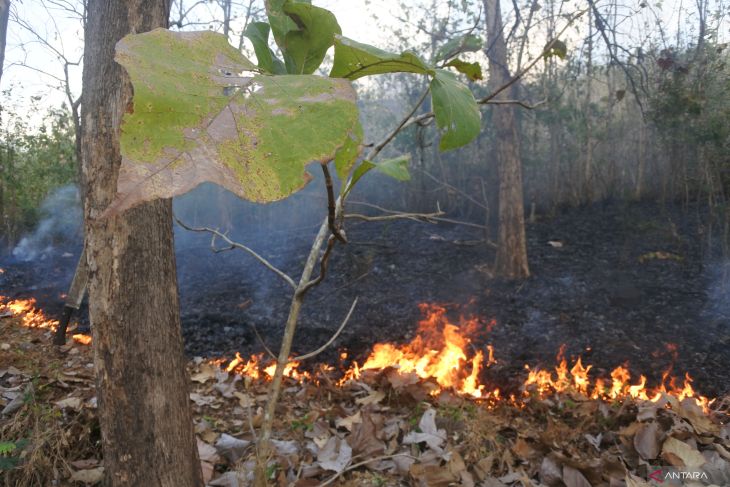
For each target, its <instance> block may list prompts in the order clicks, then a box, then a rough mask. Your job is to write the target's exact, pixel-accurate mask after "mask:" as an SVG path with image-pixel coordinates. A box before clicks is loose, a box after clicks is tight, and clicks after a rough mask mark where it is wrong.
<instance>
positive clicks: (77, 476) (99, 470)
mask: <svg viewBox="0 0 730 487" xmlns="http://www.w3.org/2000/svg"><path fill="white" fill-rule="evenodd" d="M103 479H104V467H96V468H90V469H87V470H78V471H76V472H73V473H72V474H71V478H70V479H69V480H71V481H72V482H83V483H85V484H89V485H93V484H98V483H99V482H101V481H102V480H103Z"/></svg>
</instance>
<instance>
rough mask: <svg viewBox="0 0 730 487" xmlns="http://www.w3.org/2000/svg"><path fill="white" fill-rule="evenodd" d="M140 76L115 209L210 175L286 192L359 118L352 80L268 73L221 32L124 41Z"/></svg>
mask: <svg viewBox="0 0 730 487" xmlns="http://www.w3.org/2000/svg"><path fill="white" fill-rule="evenodd" d="M116 60H117V62H119V63H120V64H121V65H123V66H124V67H125V69H126V70H127V72H128V73H129V76H130V78H131V80H132V83H133V85H134V106H133V110H132V112H131V113H127V114H126V115H125V117H124V120H123V123H122V134H121V151H122V166H121V168H120V173H119V180H118V186H117V190H118V194H117V198H116V200H115V201H114V202H113V204H112V206H111V207H110V208H109V212H110V213H114V212H118V211H121V210H124V209H126V208H130V207H132V206H134V205H136V204H138V203H140V202H142V201H147V200H151V199H155V198H169V197H172V196H175V195H179V194H183V193H185V192H187V191H189V190H191V189H193V188H194V187H195V186H197V185H198V184H200V183H202V182H205V181H209V182H213V183H215V184H218V185H220V186H222V187H224V188H226V189H228V190H229V191H232V192H233V193H235V194H236V195H238V196H240V197H242V198H245V199H248V200H251V201H258V202H267V201H274V200H278V199H281V198H284V197H286V196H288V195H290V194H291V193H293V192H295V191H297V190H298V189H300V188H301V187H302V186H303V185H304V184H306V183H307V182H308V181H309V180H310V179H311V176H309V174H307V173H306V171H305V166H306V165H307V164H309V163H310V162H313V161H319V162H322V163H325V162H328V161H331V160H332V159H334V157H335V154H336V152H337V151H338V150H339V149H340V148H341V147H342V146H343V145H344V144H345V142H346V141H347V140H349V139H350V138H351V136H352V134H353V133H354V131H356V130H357V129H358V127H359V119H358V110H357V106H356V96H355V92H354V90H353V88H352V86H351V85H350V83H349V82H347V81H345V80H335V79H329V78H323V77H320V76H311V75H306V76H264V75H260V74H258V73H257V72H256V67H255V66H254V65H253V64H252V63H251V62H250V61H249V60H248V59H246V58H245V57H244V56H243V55H242V54H241V53H240V52H239V51H237V50H236V49H234V48H233V47H232V46H230V45H229V44H228V41H227V39H226V38H225V37H224V36H223V35H221V34H216V33H212V32H207V31H206V32H170V31H167V30H165V29H156V30H153V31H151V32H147V33H144V34H137V35H129V36H127V37H125V38H124V39H122V40H121V41H120V42H119V43H118V44H117V56H116Z"/></svg>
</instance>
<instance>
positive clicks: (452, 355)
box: [0, 296, 712, 412]
mask: <svg viewBox="0 0 730 487" xmlns="http://www.w3.org/2000/svg"><path fill="white" fill-rule="evenodd" d="M419 307H420V309H421V311H422V313H423V314H424V316H425V317H424V319H423V320H421V321H420V322H419V325H418V332H417V335H416V338H414V339H413V340H411V342H410V343H407V344H405V345H402V346H398V345H394V344H391V343H378V344H376V345H375V346H374V347H373V351H372V353H371V354H370V355H369V356H368V358H367V359H366V360H365V362H364V363H363V364H362V365H360V364H358V363H357V362H355V361H353V362H352V365H351V367H350V368H349V369H348V370H347V371H346V372H345V374H344V375H343V378H342V380H341V381H340V382H339V384H344V383H346V382H348V381H350V380H357V379H359V378H360V377H361V375H362V374H363V371H367V370H374V371H377V370H384V369H387V368H393V369H396V370H398V371H399V372H401V373H403V374H416V375H417V376H418V377H420V378H422V379H426V380H432V381H434V382H436V383H437V384H438V385H439V386H440V388H439V389H437V390H435V391H434V392H432V394H433V395H438V394H440V393H441V392H442V391H445V390H453V391H455V392H457V393H459V394H462V395H465V396H469V397H472V398H477V399H480V400H484V399H487V400H489V404H494V403H496V402H497V401H499V400H501V399H507V400H509V401H510V402H511V403H512V404H515V405H517V406H520V404H523V403H520V400H519V398H516V397H515V396H513V395H512V396H509V398H503V396H502V395H501V393H500V390H499V389H496V388H491V389H490V388H487V387H486V386H485V385H484V384H482V383H481V382H480V375H481V372H482V370H483V369H484V368H485V367H489V366H491V365H493V364H495V363H497V361H496V359H495V352H494V347H493V346H492V345H487V347H486V349H485V350H479V349H476V348H475V347H474V345H473V344H472V338H470V337H474V336H478V334H480V333H483V332H489V331H491V329H492V328H493V327H494V326H495V323H496V322H495V321H494V320H492V321H490V322H489V323H487V324H486V325H485V324H483V323H482V321H480V320H479V319H477V318H468V319H465V318H461V320H460V323H459V325H455V324H453V323H451V322H450V321H449V318H448V317H447V316H446V308H445V307H443V306H439V305H432V304H421V305H419ZM0 312H9V313H10V314H11V315H12V316H16V317H19V318H20V319H21V323H22V325H23V326H27V327H31V328H41V329H50V330H55V329H56V327H57V326H58V321H56V320H52V319H49V318H47V317H46V316H45V315H44V314H43V312H42V311H40V310H39V309H37V308H36V301H35V299H33V298H30V299H16V300H9V299H8V298H6V297H4V296H0ZM73 339H74V341H76V342H78V343H81V344H84V345H89V344H90V343H91V336H89V335H84V334H76V335H73ZM665 348H666V352H667V353H669V354H671V356H672V357H673V358H676V356H677V353H678V352H677V350H678V347H677V345H676V344H672V343H670V344H666V345H665ZM485 351H486V354H485ZM485 355H486V358H485ZM263 357H264V356H263V354H257V355H253V356H252V357H250V358H248V359H244V358H243V357H241V355H240V354H239V353H236V356H235V358H234V359H233V360H231V361H227V360H225V359H218V360H213V361H211V363H213V364H216V365H218V366H221V367H223V368H225V370H226V371H228V372H233V373H236V374H239V375H242V376H245V377H250V378H251V379H264V380H270V379H271V378H272V377H273V376H274V371H275V369H276V362H275V361H269V362H267V363H264V360H263ZM347 358H348V354H347V353H346V352H342V353H341V354H340V359H341V360H346V359H347ZM556 361H557V365H556V366H555V367H554V368H553V370H546V369H540V368H537V367H536V368H531V367H530V366H529V365H525V370H526V373H527V378H526V379H525V381H524V383H523V388H522V389H523V398H528V397H530V396H533V395H537V397H541V398H542V397H548V396H550V395H553V394H556V393H565V394H575V395H579V396H583V397H585V398H590V399H595V400H604V401H622V400H624V399H628V398H632V399H634V400H638V401H650V402H654V403H658V402H659V401H661V400H662V399H663V398H665V397H666V396H672V397H674V398H676V399H677V400H678V401H680V402H681V401H685V400H690V401H693V402H694V403H695V404H697V405H698V406H700V407H701V408H702V409H703V410H704V411H706V412H707V411H709V406H710V404H711V403H712V401H711V400H710V399H708V398H707V397H705V396H702V395H700V394H698V393H697V392H696V391H695V390H694V388H693V387H692V382H693V379H692V377H691V376H690V375H689V373H686V374H685V375H684V380H683V381H682V384H681V385H679V384H678V380H677V378H676V377H673V376H671V371H672V367H671V366H670V367H669V368H668V369H667V370H666V371H664V373H663V374H662V379H661V382H660V384H659V385H658V386H655V387H649V386H647V382H648V381H647V378H646V377H645V376H644V375H640V376H639V378H638V380H635V379H634V380H632V377H631V373H630V372H629V369H628V366H627V365H625V364H624V365H620V366H618V367H616V368H615V369H613V370H612V371H611V373H610V378H608V377H596V378H593V377H591V374H590V372H591V369H592V366H591V365H587V366H586V365H583V362H582V359H581V357H578V358H577V359H576V360H575V362H574V363H573V364H572V366H568V360H567V359H566V358H565V345H563V346H561V347H560V351H559V352H558V355H557V359H556ZM299 366H300V364H299V363H298V362H296V361H291V362H289V363H288V364H287V365H286V367H285V369H284V376H285V377H289V378H292V379H295V380H302V381H303V380H308V381H315V382H316V378H315V377H313V375H312V374H310V373H309V372H306V371H301V370H299ZM320 369H321V371H322V372H331V371H332V370H334V369H333V368H332V367H326V366H322V367H321V368H320ZM520 407H521V406H520Z"/></svg>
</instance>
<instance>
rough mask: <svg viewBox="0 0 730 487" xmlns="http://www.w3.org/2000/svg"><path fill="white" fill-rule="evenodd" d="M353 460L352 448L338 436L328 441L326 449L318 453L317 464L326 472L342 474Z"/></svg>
mask: <svg viewBox="0 0 730 487" xmlns="http://www.w3.org/2000/svg"><path fill="white" fill-rule="evenodd" d="M351 460H352V448H351V447H350V445H348V444H347V441H345V440H343V439H340V438H338V437H336V436H332V437H330V439H329V440H327V444H325V446H324V448H322V449H321V450H320V451H319V452H318V453H317V463H319V466H320V467H322V468H323V469H325V470H332V471H333V472H337V473H340V472H342V471H343V470H345V468H347V466H348V465H349V464H350V461H351Z"/></svg>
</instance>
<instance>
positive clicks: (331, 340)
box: [292, 298, 358, 362]
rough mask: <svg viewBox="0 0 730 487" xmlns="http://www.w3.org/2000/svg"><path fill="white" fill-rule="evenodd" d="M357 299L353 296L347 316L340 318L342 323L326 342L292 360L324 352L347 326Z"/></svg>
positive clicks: (299, 360)
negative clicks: (353, 299)
mask: <svg viewBox="0 0 730 487" xmlns="http://www.w3.org/2000/svg"><path fill="white" fill-rule="evenodd" d="M357 300H358V298H355V301H353V302H352V306H350V311H348V312H347V316H345V319H344V320H342V324H341V325H340V327H339V328H338V329H337V331H336V332H335V334H334V335H332V337H331V338H330V339H329V340H327V343H325V344H324V345H322V346H321V347H319V348H318V349H317V350H314V351H312V352H309V353H305V354H304V355H300V356H298V357H294V358H293V359H292V361H297V362H301V361H302V360H307V359H310V358H312V357H314V356H316V355H319V354H320V353H322V352H324V351H325V350H326V349H327V348H328V347H329V346H330V345H332V342H334V341H335V340H337V337H338V336H340V333H342V330H344V329H345V326H347V322H348V321H350V317H351V316H352V312H353V311H355V306H357Z"/></svg>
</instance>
